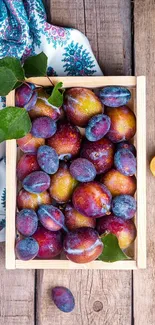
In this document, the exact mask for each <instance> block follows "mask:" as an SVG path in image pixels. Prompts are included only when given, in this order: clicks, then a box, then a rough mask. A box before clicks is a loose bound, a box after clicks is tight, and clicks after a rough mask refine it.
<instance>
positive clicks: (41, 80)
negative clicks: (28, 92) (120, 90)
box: [27, 76, 136, 88]
mask: <svg viewBox="0 0 155 325" xmlns="http://www.w3.org/2000/svg"><path fill="white" fill-rule="evenodd" d="M83 78H84V77H61V76H60V77H51V80H52V82H53V84H56V83H57V82H60V81H62V82H63V86H64V87H70V85H71V84H72V87H77V84H78V85H79V86H80V85H81V87H84V81H83ZM85 78H87V87H94V86H95V87H96V88H97V87H101V86H102V87H103V86H105V85H106V86H107V85H108V86H111V85H116V86H126V87H127V86H128V87H135V86H136V78H135V77H134V76H116V77H115V76H110V77H107V76H106V77H105V76H103V77H102V76H99V77H97V76H94V77H85ZM27 80H28V81H29V82H34V83H36V85H37V84H38V85H44V86H45V87H48V86H51V83H50V81H49V80H48V79H47V78H46V77H36V78H29V79H27Z"/></svg>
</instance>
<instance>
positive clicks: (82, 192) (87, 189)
mask: <svg viewBox="0 0 155 325" xmlns="http://www.w3.org/2000/svg"><path fill="white" fill-rule="evenodd" d="M111 198H112V197H111V193H110V192H109V190H108V189H107V187H106V186H105V185H103V184H100V183H98V182H95V181H94V182H89V183H83V184H80V185H79V186H78V187H77V188H76V189H75V191H74V193H73V196H72V202H73V206H74V208H75V209H76V210H77V211H78V212H80V213H82V214H84V215H85V216H86V217H92V218H99V217H102V216H104V215H106V214H108V213H109V211H110V208H111Z"/></svg>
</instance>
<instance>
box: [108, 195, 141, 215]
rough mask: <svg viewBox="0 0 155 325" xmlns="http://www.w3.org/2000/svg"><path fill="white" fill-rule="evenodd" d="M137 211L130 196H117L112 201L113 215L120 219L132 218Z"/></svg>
mask: <svg viewBox="0 0 155 325" xmlns="http://www.w3.org/2000/svg"><path fill="white" fill-rule="evenodd" d="M136 210H137V203H136V200H135V199H134V198H133V197H132V196H131V195H118V196H116V197H115V198H114V199H113V200H112V211H113V213H114V214H115V215H116V216H117V217H120V218H122V219H125V220H128V219H131V218H133V217H134V215H135V213H136Z"/></svg>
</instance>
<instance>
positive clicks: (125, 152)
mask: <svg viewBox="0 0 155 325" xmlns="http://www.w3.org/2000/svg"><path fill="white" fill-rule="evenodd" d="M114 165H115V167H116V169H117V170H118V171H119V172H120V173H122V174H123V175H125V176H133V175H134V174H135V173H136V167H137V162H136V158H135V156H134V155H133V153H132V152H131V151H130V150H129V149H120V150H118V151H117V152H116V153H115V156H114Z"/></svg>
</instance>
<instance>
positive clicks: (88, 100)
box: [63, 88, 103, 127]
mask: <svg viewBox="0 0 155 325" xmlns="http://www.w3.org/2000/svg"><path fill="white" fill-rule="evenodd" d="M63 108H64V110H65V112H66V115H67V118H68V119H69V120H70V121H71V123H73V124H75V125H77V126H81V127H84V126H86V125H87V123H88V121H89V120H90V118H91V117H92V116H94V115H96V114H100V113H102V112H103V105H102V103H101V102H100V100H99V99H98V97H97V96H96V95H95V94H94V93H93V92H92V91H91V90H90V89H85V88H71V89H69V90H67V91H66V93H65V97H64V104H63Z"/></svg>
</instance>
